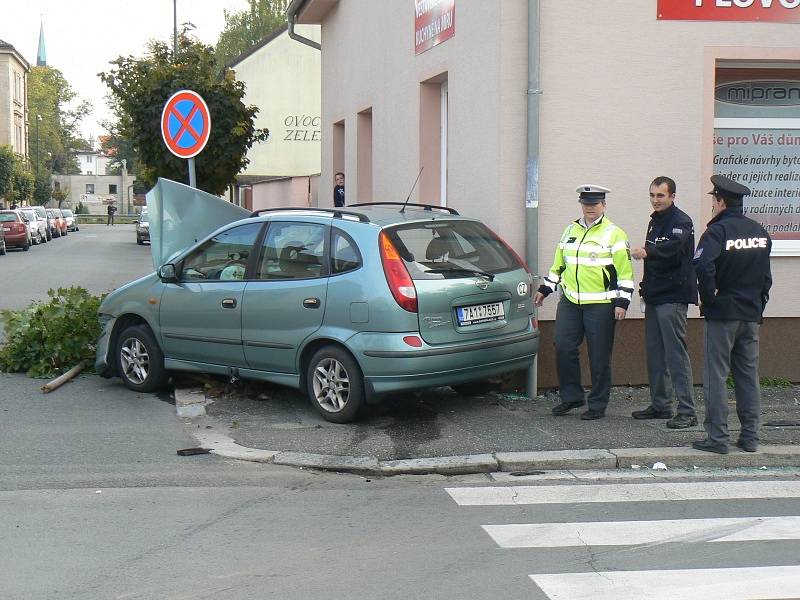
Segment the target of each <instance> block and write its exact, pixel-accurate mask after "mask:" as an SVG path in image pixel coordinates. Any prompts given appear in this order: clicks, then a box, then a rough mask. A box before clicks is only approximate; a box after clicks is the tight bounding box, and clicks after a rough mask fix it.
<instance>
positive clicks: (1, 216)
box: [0, 213, 17, 223]
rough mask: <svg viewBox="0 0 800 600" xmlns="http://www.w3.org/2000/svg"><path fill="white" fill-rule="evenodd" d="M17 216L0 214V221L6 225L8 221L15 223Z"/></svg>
mask: <svg viewBox="0 0 800 600" xmlns="http://www.w3.org/2000/svg"><path fill="white" fill-rule="evenodd" d="M16 220H17V215H15V214H14V213H0V221H1V222H5V223H8V222H9V221H16Z"/></svg>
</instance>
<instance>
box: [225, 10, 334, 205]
mask: <svg viewBox="0 0 800 600" xmlns="http://www.w3.org/2000/svg"><path fill="white" fill-rule="evenodd" d="M296 29H297V31H298V32H299V33H300V34H301V35H304V36H306V37H309V38H311V39H314V40H317V41H318V40H319V37H320V28H319V26H318V25H304V26H301V27H297V28H296ZM228 66H229V67H230V68H231V69H233V70H234V71H235V72H236V78H237V79H238V80H239V81H242V82H244V84H245V85H246V92H245V98H244V102H245V103H246V104H248V105H255V106H257V107H258V109H259V112H258V115H256V119H255V126H256V127H258V128H263V127H266V128H268V129H269V132H270V136H269V139H268V140H267V141H266V142H263V143H259V144H255V145H254V146H253V147H252V148H251V149H250V151H249V152H248V153H247V157H248V159H249V160H250V164H248V166H247V168H246V169H245V170H244V171H243V172H242V173H240V174H239V175H238V176H237V178H236V180H237V185H236V187H235V189H234V201H235V202H237V203H238V204H240V205H242V206H245V207H247V208H250V209H258V208H268V207H274V206H317V188H318V183H319V172H320V156H321V154H320V152H321V150H320V144H321V131H322V128H321V124H320V116H321V115H320V107H321V94H320V70H321V63H320V53H319V52H318V51H317V50H315V49H313V48H310V47H308V46H304V45H302V44H298V43H297V42H294V41H293V40H292V39H291V38H289V35H288V33H287V30H286V27H285V26H284V27H282V28H280V29H278V30H276V31H274V32H273V33H271V34H270V35H268V36H267V37H265V38H264V39H263V40H262V41H261V42H260V43H259V44H257V45H256V46H254V47H253V48H251V49H250V50H248V51H247V52H245V53H244V54H242V55H241V56H239V57H238V58H236V59H234V60H233V61H232V62H231V63H230V64H229V65H228Z"/></svg>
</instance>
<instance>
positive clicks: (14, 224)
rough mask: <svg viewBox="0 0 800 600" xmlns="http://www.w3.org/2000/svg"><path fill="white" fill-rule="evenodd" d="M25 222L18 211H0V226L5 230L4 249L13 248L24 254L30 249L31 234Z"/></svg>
mask: <svg viewBox="0 0 800 600" xmlns="http://www.w3.org/2000/svg"><path fill="white" fill-rule="evenodd" d="M26 220H27V219H25V217H24V216H23V215H22V213H21V212H20V211H19V210H0V225H2V227H3V229H4V230H5V242H6V247H8V248H10V247H12V246H14V247H16V248H22V249H23V250H24V251H26V252H27V251H28V248H30V247H31V232H30V230H29V229H28V224H27V223H26Z"/></svg>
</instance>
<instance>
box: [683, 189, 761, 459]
mask: <svg viewBox="0 0 800 600" xmlns="http://www.w3.org/2000/svg"><path fill="white" fill-rule="evenodd" d="M711 183H712V184H714V189H713V190H712V191H711V192H709V193H710V194H711V195H712V196H713V197H714V200H713V210H712V212H713V213H714V216H713V218H712V219H711V221H709V223H708V228H707V229H706V231H705V233H703V235H702V237H701V238H700V242H699V243H698V244H697V251H696V252H695V253H694V267H695V271H696V273H697V281H698V287H699V291H700V314H702V315H703V316H704V317H705V320H706V326H705V360H704V364H703V367H704V373H703V397H704V399H705V403H706V416H705V420H704V422H703V427H704V428H705V431H706V438H705V439H703V440H700V441H697V442H693V443H692V448H694V449H696V450H703V451H705V452H716V453H717V454H727V453H728V440H729V437H730V436H729V433H728V388H727V385H726V382H727V378H728V373H729V372H730V373H731V374H732V375H733V388H734V395H735V397H736V413H737V415H738V417H739V422H740V423H741V425H742V427H741V431H740V433H739V439H738V441H737V442H736V445H737V446H738V447H739V448H741V449H742V450H744V451H745V452H755V451H756V450H757V449H758V432H759V429H760V416H759V415H760V412H761V389H760V386H759V381H758V334H759V327H760V323H761V322H762V321H763V315H764V309H765V308H766V306H767V302H768V301H769V291H770V288H771V287H772V271H771V269H770V262H769V256H770V252H771V251H772V240H771V239H770V237H769V234H768V233H767V232H766V230H765V229H764V228H763V227H762V226H761V225H760V224H759V223H756V222H755V221H753V220H752V219H749V218H748V217H745V216H744V212H743V202H744V197H745V196H748V195H749V194H750V189H749V188H747V187H746V186H744V185H741V184H739V183H736V182H735V181H733V180H732V179H730V178H728V177H725V176H723V175H714V176H713V177H712V178H711Z"/></svg>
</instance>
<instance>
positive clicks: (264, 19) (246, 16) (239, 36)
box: [216, 0, 288, 68]
mask: <svg viewBox="0 0 800 600" xmlns="http://www.w3.org/2000/svg"><path fill="white" fill-rule="evenodd" d="M248 3H249V4H250V9H249V10H242V11H227V10H224V11H223V12H224V14H225V28H224V29H223V30H222V33H220V34H219V40H217V46H216V54H217V63H218V64H219V66H220V67H221V68H222V67H224V65H227V64H229V63H230V62H231V61H232V60H233V59H234V58H236V57H237V56H239V55H241V54H243V53H244V52H247V50H249V49H250V48H252V47H253V46H255V45H256V44H258V42H260V41H261V40H262V39H263V38H264V37H266V36H267V35H269V34H270V33H272V32H273V31H275V30H276V29H278V28H279V27H281V26H283V25H285V24H286V7H287V5H288V2H287V0H248Z"/></svg>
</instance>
